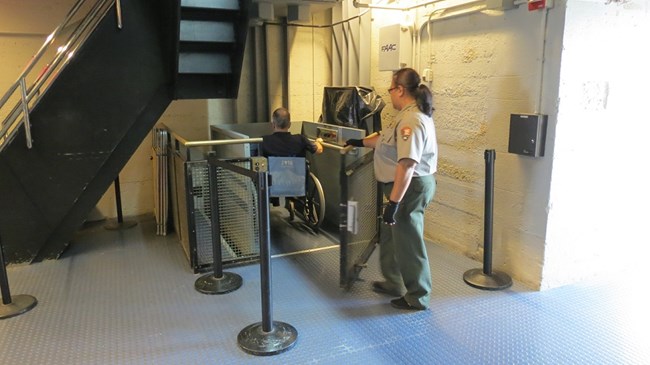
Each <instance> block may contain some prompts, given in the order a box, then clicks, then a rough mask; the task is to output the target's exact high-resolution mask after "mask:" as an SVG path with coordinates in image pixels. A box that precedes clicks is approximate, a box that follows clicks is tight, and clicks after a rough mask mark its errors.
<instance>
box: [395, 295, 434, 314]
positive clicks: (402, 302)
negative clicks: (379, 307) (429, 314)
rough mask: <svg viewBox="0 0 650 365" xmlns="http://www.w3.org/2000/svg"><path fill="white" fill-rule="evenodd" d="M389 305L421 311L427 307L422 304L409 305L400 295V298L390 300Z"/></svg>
mask: <svg viewBox="0 0 650 365" xmlns="http://www.w3.org/2000/svg"><path fill="white" fill-rule="evenodd" d="M390 305H391V306H392V307H393V308H397V309H404V310H409V311H422V310H425V309H427V308H426V307H422V306H417V307H416V306H413V305H410V304H409V303H408V302H407V301H406V299H404V297H400V298H397V299H393V300H391V301H390Z"/></svg>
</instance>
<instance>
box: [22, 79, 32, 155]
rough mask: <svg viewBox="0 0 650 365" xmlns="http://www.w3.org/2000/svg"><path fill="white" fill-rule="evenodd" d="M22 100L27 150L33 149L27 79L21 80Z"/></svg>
mask: <svg viewBox="0 0 650 365" xmlns="http://www.w3.org/2000/svg"><path fill="white" fill-rule="evenodd" d="M20 98H21V101H22V108H23V125H24V126H25V139H27V148H30V149H31V148H32V132H31V125H30V123H29V104H28V101H27V86H26V85H25V77H24V76H23V77H21V78H20Z"/></svg>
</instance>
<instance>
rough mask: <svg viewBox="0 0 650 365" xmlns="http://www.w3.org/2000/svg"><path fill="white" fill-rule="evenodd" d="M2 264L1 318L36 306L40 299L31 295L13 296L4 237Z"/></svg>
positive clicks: (0, 281) (1, 249)
mask: <svg viewBox="0 0 650 365" xmlns="http://www.w3.org/2000/svg"><path fill="white" fill-rule="evenodd" d="M0 265H2V267H1V268H0V291H1V292H2V305H0V319H5V318H11V317H15V316H17V315H20V314H23V313H25V312H27V311H29V310H31V309H32V308H34V307H35V306H36V304H37V303H38V301H37V300H36V298H34V297H33V296H31V295H26V294H21V295H16V296H14V297H13V298H12V297H11V291H10V290H9V277H8V276H7V267H6V264H5V257H4V247H3V246H2V239H0Z"/></svg>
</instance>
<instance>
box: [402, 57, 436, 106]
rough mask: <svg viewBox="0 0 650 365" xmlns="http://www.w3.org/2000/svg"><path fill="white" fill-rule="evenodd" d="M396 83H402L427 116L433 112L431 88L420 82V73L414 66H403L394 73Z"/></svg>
mask: <svg viewBox="0 0 650 365" xmlns="http://www.w3.org/2000/svg"><path fill="white" fill-rule="evenodd" d="M393 81H394V83H395V85H402V87H404V89H406V92H407V93H408V94H409V95H411V96H413V97H414V98H415V102H416V103H417V105H418V109H420V111H421V112H422V113H424V114H426V115H427V116H429V117H430V116H431V115H432V114H433V111H434V108H433V95H432V94H431V90H429V88H428V87H427V86H426V85H424V84H421V83H420V75H418V73H417V71H415V70H414V69H412V68H408V67H407V68H402V69H399V70H397V71H395V73H394V74H393Z"/></svg>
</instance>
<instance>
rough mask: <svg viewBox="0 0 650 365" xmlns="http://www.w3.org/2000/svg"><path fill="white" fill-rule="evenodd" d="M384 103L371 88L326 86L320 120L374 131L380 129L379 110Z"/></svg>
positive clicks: (370, 131)
mask: <svg viewBox="0 0 650 365" xmlns="http://www.w3.org/2000/svg"><path fill="white" fill-rule="evenodd" d="M385 105H386V104H385V103H384V101H383V100H382V98H381V96H379V95H378V94H377V93H376V92H375V91H374V90H373V89H371V88H367V87H363V86H342V87H329V86H328V87H325V89H324V92H323V112H322V113H323V114H322V122H323V123H328V124H335V125H341V126H345V127H353V128H359V129H365V130H366V131H367V132H368V133H372V132H376V131H378V130H380V129H381V110H382V109H383V108H384V106H385ZM370 122H371V125H368V123H370Z"/></svg>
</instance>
